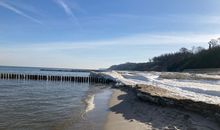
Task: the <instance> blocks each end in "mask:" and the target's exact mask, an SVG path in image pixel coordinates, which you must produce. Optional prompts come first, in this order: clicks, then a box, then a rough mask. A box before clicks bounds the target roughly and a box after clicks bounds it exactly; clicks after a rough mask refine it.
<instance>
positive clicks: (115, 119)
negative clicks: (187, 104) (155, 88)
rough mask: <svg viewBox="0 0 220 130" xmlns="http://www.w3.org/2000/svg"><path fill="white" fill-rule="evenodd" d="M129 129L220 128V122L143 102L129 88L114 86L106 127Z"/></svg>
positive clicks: (200, 129) (212, 129)
mask: <svg viewBox="0 0 220 130" xmlns="http://www.w3.org/2000/svg"><path fill="white" fill-rule="evenodd" d="M127 129H133V130H146V129H147V130H151V129H156V130H157V129H158V130H160V129H167V130H169V129H172V130H173V129H174V130H175V129H199V130H218V129H220V126H219V125H218V124H217V123H215V122H213V121H212V120H209V119H207V118H205V117H203V116H201V115H198V114H195V113H193V112H189V111H185V110H180V109H175V108H171V107H163V106H158V105H155V104H152V103H148V102H143V101H141V100H139V99H138V98H137V96H136V93H135V92H134V91H132V90H131V89H129V88H120V89H116V88H113V94H112V96H111V99H110V100H109V112H108V115H107V120H106V122H105V125H104V130H127Z"/></svg>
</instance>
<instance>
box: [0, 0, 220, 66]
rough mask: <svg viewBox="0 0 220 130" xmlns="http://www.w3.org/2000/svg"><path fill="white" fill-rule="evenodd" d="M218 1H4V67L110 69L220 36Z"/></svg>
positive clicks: (0, 45) (0, 42)
mask: <svg viewBox="0 0 220 130" xmlns="http://www.w3.org/2000/svg"><path fill="white" fill-rule="evenodd" d="M219 7H220V1H219V0H0V65H9V66H35V67H61V68H79V69H83V68H87V69H98V68H107V67H109V66H111V65H114V64H120V63H125V62H147V61H148V60H149V59H150V58H152V57H154V56H158V55H160V54H163V53H169V52H176V51H178V50H179V49H180V48H181V47H187V48H189V49H190V48H192V47H193V46H202V47H205V48H207V47H208V44H207V42H208V41H210V40H211V39H213V38H214V39H215V38H218V37H220V32H219V30H220V13H219V12H220V8H219Z"/></svg>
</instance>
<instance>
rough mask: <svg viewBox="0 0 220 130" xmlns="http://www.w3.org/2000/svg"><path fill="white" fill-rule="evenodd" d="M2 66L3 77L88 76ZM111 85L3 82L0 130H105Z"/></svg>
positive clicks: (85, 74)
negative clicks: (41, 75) (15, 75)
mask: <svg viewBox="0 0 220 130" xmlns="http://www.w3.org/2000/svg"><path fill="white" fill-rule="evenodd" d="M47 69H48V68H37V67H9V66H0V73H19V74H20V73H22V74H43V75H65V76H68V75H70V76H88V75H89V73H88V72H76V71H74V72H73V71H66V70H65V71H62V69H61V70H59V71H57V69H49V70H50V71H45V70H47ZM111 93H112V92H111V90H110V86H109V85H105V84H90V83H77V82H60V81H32V80H8V79H7V80H2V79H0V130H102V129H103V125H104V123H105V119H106V116H107V112H108V109H107V108H108V100H109V98H110V96H111Z"/></svg>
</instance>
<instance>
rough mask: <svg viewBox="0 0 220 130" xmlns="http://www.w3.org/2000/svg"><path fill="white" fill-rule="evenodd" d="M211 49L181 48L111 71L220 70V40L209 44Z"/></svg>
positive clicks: (211, 41)
mask: <svg viewBox="0 0 220 130" xmlns="http://www.w3.org/2000/svg"><path fill="white" fill-rule="evenodd" d="M208 45H209V48H208V49H205V48H203V47H200V46H199V47H192V49H187V48H184V47H183V48H181V49H180V50H179V51H177V52H175V53H167V54H162V55H160V56H156V57H153V58H152V59H150V60H149V61H148V62H145V63H125V64H120V65H113V66H111V67H110V68H109V69H110V70H136V71H183V70H185V69H207V68H220V38H218V39H212V40H210V41H209V42H208Z"/></svg>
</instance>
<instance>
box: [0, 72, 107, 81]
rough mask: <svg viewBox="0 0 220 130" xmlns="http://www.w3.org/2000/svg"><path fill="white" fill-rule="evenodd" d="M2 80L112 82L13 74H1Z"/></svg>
mask: <svg viewBox="0 0 220 130" xmlns="http://www.w3.org/2000/svg"><path fill="white" fill-rule="evenodd" d="M0 79H17V80H44V81H67V82H84V83H109V82H110V81H109V80H107V79H104V78H101V77H91V76H88V77H82V76H53V75H35V74H12V73H1V74H0Z"/></svg>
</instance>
